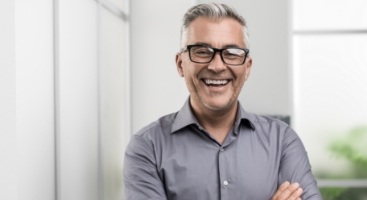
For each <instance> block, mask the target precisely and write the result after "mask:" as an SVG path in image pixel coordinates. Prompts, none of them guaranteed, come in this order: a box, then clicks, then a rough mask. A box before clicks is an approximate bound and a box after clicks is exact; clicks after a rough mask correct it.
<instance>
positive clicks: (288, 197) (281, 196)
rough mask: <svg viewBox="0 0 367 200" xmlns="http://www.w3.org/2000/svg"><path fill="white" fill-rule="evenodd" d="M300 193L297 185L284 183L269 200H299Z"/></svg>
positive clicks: (301, 190)
mask: <svg viewBox="0 0 367 200" xmlns="http://www.w3.org/2000/svg"><path fill="white" fill-rule="evenodd" d="M302 192H303V189H302V188H300V185H299V184H298V183H293V184H290V183H289V182H288V181H286V182H284V183H282V184H281V185H280V187H279V188H278V190H277V191H276V192H275V194H274V195H273V197H272V198H271V200H301V194H302Z"/></svg>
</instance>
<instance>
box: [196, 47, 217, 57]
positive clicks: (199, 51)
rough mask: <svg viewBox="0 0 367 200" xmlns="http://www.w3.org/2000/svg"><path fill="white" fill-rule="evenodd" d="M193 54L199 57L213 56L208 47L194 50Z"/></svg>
mask: <svg viewBox="0 0 367 200" xmlns="http://www.w3.org/2000/svg"><path fill="white" fill-rule="evenodd" d="M192 52H193V53H194V54H195V56H198V57H211V56H212V55H213V51H211V50H210V49H209V48H206V47H196V48H193V49H192Z"/></svg>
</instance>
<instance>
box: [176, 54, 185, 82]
mask: <svg viewBox="0 0 367 200" xmlns="http://www.w3.org/2000/svg"><path fill="white" fill-rule="evenodd" d="M176 68H177V72H178V74H179V75H180V76H181V77H184V70H183V68H182V57H181V54H180V53H177V54H176Z"/></svg>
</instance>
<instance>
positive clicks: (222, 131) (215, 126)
mask: <svg viewBox="0 0 367 200" xmlns="http://www.w3.org/2000/svg"><path fill="white" fill-rule="evenodd" d="M237 108H238V103H237V102H236V103H235V104H234V105H233V106H231V107H229V108H228V109H225V110H220V111H217V110H210V109H207V108H206V109H205V110H203V111H201V112H200V110H198V109H194V108H193V112H194V114H195V116H196V118H197V120H198V121H199V123H200V125H201V126H203V128H204V129H205V130H206V131H207V132H208V133H209V134H210V135H211V136H212V137H214V139H216V140H217V142H218V143H220V144H222V143H223V142H224V139H225V138H226V137H227V135H228V133H229V131H230V130H231V128H232V127H233V124H234V122H235V120H236V113H237Z"/></svg>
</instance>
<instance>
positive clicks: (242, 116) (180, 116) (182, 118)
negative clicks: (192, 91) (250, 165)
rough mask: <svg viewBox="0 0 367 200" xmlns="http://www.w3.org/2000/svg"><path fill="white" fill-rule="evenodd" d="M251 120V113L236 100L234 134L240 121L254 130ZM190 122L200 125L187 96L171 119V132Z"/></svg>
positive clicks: (252, 119) (237, 130) (238, 128)
mask: <svg viewBox="0 0 367 200" xmlns="http://www.w3.org/2000/svg"><path fill="white" fill-rule="evenodd" d="M253 121H254V117H253V116H252V114H251V113H248V112H246V111H245V110H244V109H243V107H242V106H241V103H240V102H238V110H237V116H236V121H235V124H234V132H235V133H236V134H237V133H239V130H240V124H241V123H245V124H246V126H248V127H250V128H251V129H253V130H254V129H255V126H254V123H253ZM192 124H196V125H197V126H198V127H200V126H201V125H199V122H198V121H197V119H196V117H195V115H194V113H193V112H192V110H191V106H190V98H188V99H187V100H186V102H185V103H184V105H183V106H182V108H181V109H180V110H179V111H178V113H177V115H176V118H175V120H174V121H173V124H172V129H171V133H174V132H176V131H178V130H180V129H182V128H184V127H186V126H190V125H192Z"/></svg>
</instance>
